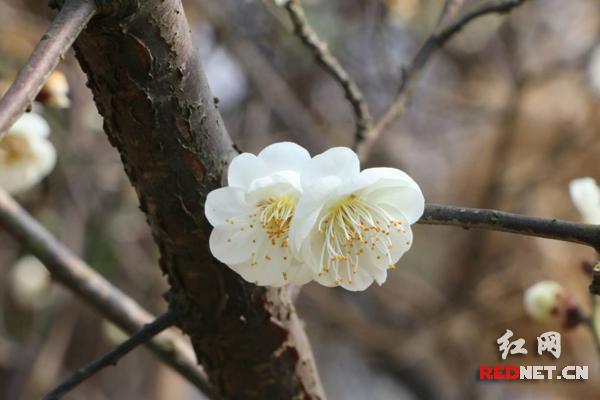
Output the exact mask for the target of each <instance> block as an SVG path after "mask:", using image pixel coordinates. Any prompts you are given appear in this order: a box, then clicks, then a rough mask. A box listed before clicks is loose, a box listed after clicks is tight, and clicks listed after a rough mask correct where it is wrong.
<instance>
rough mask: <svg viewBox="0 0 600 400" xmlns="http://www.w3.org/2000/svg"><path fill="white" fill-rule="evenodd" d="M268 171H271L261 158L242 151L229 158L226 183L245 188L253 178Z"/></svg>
mask: <svg viewBox="0 0 600 400" xmlns="http://www.w3.org/2000/svg"><path fill="white" fill-rule="evenodd" d="M269 173H271V171H269V170H268V168H267V166H266V164H265V162H264V161H263V160H261V159H260V158H258V157H256V156H255V155H254V154H250V153H242V154H240V155H239V156H236V157H235V158H234V159H233V160H231V163H230V164H229V170H228V171H227V183H228V184H229V186H235V187H239V188H243V189H246V188H247V187H248V186H249V185H250V183H252V181H253V180H255V179H258V178H261V177H263V176H266V175H268V174H269Z"/></svg>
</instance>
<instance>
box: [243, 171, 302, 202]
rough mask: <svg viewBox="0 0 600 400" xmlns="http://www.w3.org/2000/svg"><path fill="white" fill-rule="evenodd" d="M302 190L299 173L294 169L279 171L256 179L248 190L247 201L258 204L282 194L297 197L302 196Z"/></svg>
mask: <svg viewBox="0 0 600 400" xmlns="http://www.w3.org/2000/svg"><path fill="white" fill-rule="evenodd" d="M301 190H302V188H301V187H300V175H299V174H297V173H295V172H292V171H279V172H277V173H274V174H271V175H268V176H265V177H262V178H258V179H256V180H254V181H253V182H252V183H251V184H250V186H249V187H248V191H247V192H246V201H247V203H248V204H256V203H257V202H259V201H261V200H264V199H267V198H269V197H282V196H288V197H291V198H294V199H296V198H298V197H299V196H300V193H301Z"/></svg>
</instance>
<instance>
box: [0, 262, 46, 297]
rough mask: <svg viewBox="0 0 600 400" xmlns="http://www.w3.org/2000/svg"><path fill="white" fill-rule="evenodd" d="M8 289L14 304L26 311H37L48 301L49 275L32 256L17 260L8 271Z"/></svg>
mask: <svg viewBox="0 0 600 400" xmlns="http://www.w3.org/2000/svg"><path fill="white" fill-rule="evenodd" d="M8 280H9V282H10V283H9V288H10V291H11V295H12V298H13V300H14V301H15V303H17V304H18V305H19V306H21V307H24V308H28V309H39V308H42V307H43V306H44V305H46V304H47V303H48V301H49V299H50V295H51V292H50V273H49V272H48V270H47V269H46V267H44V265H43V264H42V263H41V261H40V260H38V259H37V258H36V257H34V256H31V255H29V256H25V257H22V258H21V259H19V260H18V261H17V262H16V263H15V265H14V266H13V267H12V269H11V270H10V273H9V276H8Z"/></svg>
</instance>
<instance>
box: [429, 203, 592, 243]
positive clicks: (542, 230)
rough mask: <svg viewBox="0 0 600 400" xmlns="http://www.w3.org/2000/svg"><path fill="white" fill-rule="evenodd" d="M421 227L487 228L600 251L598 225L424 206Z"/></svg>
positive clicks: (499, 212)
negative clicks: (422, 225)
mask: <svg viewBox="0 0 600 400" xmlns="http://www.w3.org/2000/svg"><path fill="white" fill-rule="evenodd" d="M418 223H420V224H427V225H452V226H460V227H462V228H466V229H469V228H478V229H489V230H493V231H501V232H512V233H518V234H521V235H527V236H536V237H543V238H547V239H556V240H562V241H565V242H572V243H579V244H584V245H587V246H590V247H593V248H594V249H596V251H600V226H598V225H588V224H581V223H577V222H571V221H562V220H558V219H547V218H539V217H530V216H527V215H521V214H512V213H507V212H503V211H496V210H485V209H478V208H464V207H454V206H447V205H441V204H427V205H426V207H425V213H424V214H423V216H422V217H421V219H420V220H419V222H418Z"/></svg>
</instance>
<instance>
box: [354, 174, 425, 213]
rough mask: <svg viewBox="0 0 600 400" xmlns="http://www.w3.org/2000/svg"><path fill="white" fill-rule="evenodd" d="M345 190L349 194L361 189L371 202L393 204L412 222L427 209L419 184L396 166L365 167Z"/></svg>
mask: <svg viewBox="0 0 600 400" xmlns="http://www.w3.org/2000/svg"><path fill="white" fill-rule="evenodd" d="M345 191H346V192H347V193H348V194H350V193H354V192H358V191H360V193H361V196H363V197H366V198H368V199H369V202H373V203H379V202H383V203H387V204H393V205H394V206H395V207H396V208H397V209H399V210H402V212H403V214H404V216H405V217H406V218H407V219H408V222H409V223H410V224H414V223H415V222H417V221H418V220H419V218H421V216H422V215H423V211H424V210H425V198H424V197H423V193H422V192H421V189H420V188H419V185H417V183H416V182H415V181H414V180H413V179H412V178H411V177H410V176H408V175H407V174H406V173H405V172H403V171H401V170H399V169H396V168H368V169H365V170H364V171H362V172H361V173H360V175H359V177H358V178H357V179H355V180H353V181H352V183H351V184H349V185H348V186H347V187H346V189H345Z"/></svg>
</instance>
